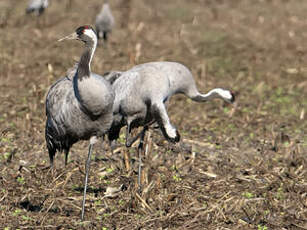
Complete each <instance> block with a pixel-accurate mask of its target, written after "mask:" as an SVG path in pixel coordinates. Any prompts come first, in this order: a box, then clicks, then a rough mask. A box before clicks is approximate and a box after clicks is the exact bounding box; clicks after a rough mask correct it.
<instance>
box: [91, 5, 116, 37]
mask: <svg viewBox="0 0 307 230" xmlns="http://www.w3.org/2000/svg"><path fill="white" fill-rule="evenodd" d="M114 24H115V20H114V17H113V15H112V13H111V9H110V6H109V3H108V1H106V2H105V3H104V4H103V5H102V8H101V11H100V13H99V14H98V15H97V16H96V22H95V26H96V31H97V35H98V39H103V40H104V41H107V39H108V34H109V33H110V32H111V31H112V28H113V26H114Z"/></svg>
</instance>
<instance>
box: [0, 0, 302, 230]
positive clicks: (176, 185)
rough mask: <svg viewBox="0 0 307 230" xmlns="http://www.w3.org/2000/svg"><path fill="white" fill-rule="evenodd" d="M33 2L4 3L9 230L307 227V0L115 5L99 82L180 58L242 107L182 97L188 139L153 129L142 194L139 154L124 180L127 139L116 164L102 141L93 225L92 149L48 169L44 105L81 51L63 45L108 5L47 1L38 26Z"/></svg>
mask: <svg viewBox="0 0 307 230" xmlns="http://www.w3.org/2000/svg"><path fill="white" fill-rule="evenodd" d="M26 4H27V1H25V0H24V1H21V0H1V2H0V51H1V52H0V101H1V104H0V132H1V133H0V179H1V180H0V186H1V188H0V228H1V229H18V228H19V229H258V230H265V229H307V171H306V166H307V165H306V153H307V151H306V150H307V135H306V130H307V120H306V112H307V111H306V110H307V66H306V60H307V59H306V57H307V47H306V40H307V14H306V12H307V1H305V0H249V1H247V0H245V1H243V0H234V1H227V0H216V1H213V0H193V1H191V0H172V1H164V0H156V1H140V0H113V1H110V4H111V8H112V10H113V13H114V16H115V18H116V22H117V24H116V28H115V29H114V31H113V33H112V34H111V36H110V42H109V44H107V45H106V46H99V47H98V49H97V51H96V54H95V57H94V60H93V64H92V70H93V71H94V72H97V73H99V74H102V73H104V72H106V71H109V70H126V69H128V68H130V67H131V66H133V65H135V64H137V63H143V62H149V61H157V60H171V61H178V62H181V63H183V64H185V65H186V66H187V67H189V68H190V69H191V71H192V72H193V74H194V77H195V79H196V81H197V85H198V87H199V89H200V90H201V91H202V92H205V91H208V90H209V89H211V88H214V87H224V88H229V89H232V90H233V91H234V92H235V93H236V95H237V101H236V103H235V104H234V105H228V104H226V103H224V102H222V101H218V100H216V101H212V102H208V103H205V104H199V103H195V102H192V101H191V100H187V99H186V98H185V97H184V96H180V95H179V96H175V97H173V99H172V100H171V104H170V106H169V114H170V118H171V120H172V123H173V124H174V125H176V127H177V128H178V130H179V131H180V133H181V136H182V140H181V142H180V143H179V144H177V145H173V144H170V143H167V142H166V141H165V140H164V139H163V137H162V136H161V135H160V133H159V132H157V131H153V130H151V131H150V133H149V135H147V137H146V140H147V144H148V149H147V151H146V153H145V156H144V173H143V184H144V186H143V191H142V193H141V194H138V193H137V183H136V180H137V173H136V170H137V161H136V159H137V155H136V153H135V152H136V149H135V147H133V148H130V149H129V152H130V155H131V158H132V160H131V162H130V163H131V170H128V171H127V170H126V167H125V164H124V162H123V152H124V151H125V150H126V149H125V147H124V145H123V140H122V139H121V140H120V141H119V143H118V146H117V148H116V150H115V152H114V154H113V155H112V154H111V153H110V151H109V150H107V152H106V154H104V151H103V147H102V145H101V144H97V145H96V146H95V152H94V153H95V156H94V160H93V161H92V164H91V172H90V178H89V186H90V188H89V191H88V196H87V202H86V217H85V219H86V221H84V222H81V221H80V210H81V208H80V207H81V200H82V188H83V178H84V162H85V159H86V155H87V145H88V142H79V143H77V144H75V145H74V146H73V148H72V149H71V154H70V158H69V164H68V166H67V167H64V156H63V155H62V154H58V155H57V158H56V166H57V167H56V171H55V173H54V175H52V174H51V172H50V171H48V170H44V167H46V166H48V165H49V159H48V153H47V150H46V145H45V140H44V122H45V119H46V118H45V110H44V100H45V94H46V92H47V90H48V87H49V86H50V85H51V84H52V83H53V82H55V81H56V79H58V78H59V77H61V76H63V75H64V74H65V72H66V70H67V69H68V68H70V67H71V66H73V64H74V63H75V61H78V59H79V55H80V53H81V52H82V51H81V50H82V44H80V43H78V42H63V43H57V42H56V40H57V39H58V38H60V37H62V36H64V35H67V34H69V33H71V32H72V31H74V30H75V29H76V28H77V27H78V26H80V25H84V24H93V22H94V19H95V15H96V13H97V12H98V11H99V9H100V7H101V1H99V0H93V1H83V0H67V1H63V0H51V4H50V7H49V8H48V9H47V10H46V12H45V14H43V15H42V16H41V17H40V18H36V17H34V16H29V15H25V13H24V10H25V7H26ZM119 187H120V189H118V190H119V191H118V192H117V193H114V192H111V193H110V192H109V191H110V189H111V188H119ZM107 189H108V192H106V190H107Z"/></svg>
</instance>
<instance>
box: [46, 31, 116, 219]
mask: <svg viewBox="0 0 307 230" xmlns="http://www.w3.org/2000/svg"><path fill="white" fill-rule="evenodd" d="M64 39H77V40H81V41H83V42H84V43H85V47H86V48H85V51H84V53H83V54H82V56H81V59H80V62H79V63H78V65H77V66H75V68H73V69H72V70H70V71H69V72H68V74H67V76H66V77H64V78H62V79H60V80H58V81H57V82H56V83H54V84H53V85H52V86H51V88H50V90H49V92H48V94H47V98H46V115H47V121H46V131H45V136H46V142H47V148H48V151H49V158H50V163H51V165H53V158H54V156H55V153H56V151H64V152H65V164H66V163H67V156H68V152H69V149H70V147H71V146H72V145H73V144H74V143H76V142H77V141H79V140H88V139H91V143H90V148H89V149H90V151H89V154H88V161H87V165H86V169H87V170H86V171H87V173H86V182H85V189H84V199H83V206H82V219H83V216H84V202H85V194H86V186H87V177H88V169H89V161H90V154H91V148H92V145H93V143H92V142H93V141H92V139H93V140H94V139H95V138H94V137H101V136H103V135H104V134H105V133H106V132H107V131H108V130H109V128H110V126H111V123H112V119H113V115H112V106H113V101H114V92H113V90H112V88H111V86H110V84H109V82H107V81H106V80H105V79H104V78H103V77H101V76H100V75H97V74H95V73H92V72H91V70H90V63H91V59H92V57H93V54H94V51H95V49H96V45H97V36H96V33H95V32H94V30H93V29H92V28H91V27H90V26H83V27H79V28H78V29H77V30H76V32H75V33H73V34H72V35H69V36H67V37H65V38H64Z"/></svg>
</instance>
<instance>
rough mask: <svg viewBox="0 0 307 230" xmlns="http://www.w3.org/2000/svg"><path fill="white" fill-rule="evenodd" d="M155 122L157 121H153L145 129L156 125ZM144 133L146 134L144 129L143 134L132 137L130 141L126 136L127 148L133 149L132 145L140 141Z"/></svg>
mask: <svg viewBox="0 0 307 230" xmlns="http://www.w3.org/2000/svg"><path fill="white" fill-rule="evenodd" d="M155 122H156V121H155V120H153V121H151V122H149V123H147V124H145V125H144V128H145V127H146V129H148V127H149V126H150V125H152V124H153V123H155ZM143 132H144V129H142V131H141V132H139V133H138V134H137V135H135V136H134V137H132V138H130V139H129V137H128V138H127V136H126V146H127V147H131V145H133V143H134V142H136V141H137V139H139V138H140V137H141V136H142V135H143Z"/></svg>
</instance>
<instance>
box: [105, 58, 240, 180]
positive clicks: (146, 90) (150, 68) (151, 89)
mask: <svg viewBox="0 0 307 230" xmlns="http://www.w3.org/2000/svg"><path fill="white" fill-rule="evenodd" d="M107 79H108V80H110V82H111V83H112V87H113V89H114V92H115V94H116V96H115V100H114V105H113V115H114V120H113V123H112V127H111V128H110V130H109V132H108V137H109V140H110V141H112V140H116V139H118V137H119V132H120V129H121V128H122V127H123V126H126V125H127V130H126V146H127V147H130V146H131V145H132V143H133V142H134V141H136V140H137V139H140V144H139V147H138V150H139V177H138V183H139V186H140V172H141V165H142V164H141V152H142V150H143V141H144V136H145V132H146V131H147V129H148V127H149V125H150V124H153V123H154V122H157V123H158V125H159V128H160V130H161V131H162V133H163V135H164V137H165V138H166V139H167V140H168V141H170V142H178V141H179V140H180V135H179V132H178V131H177V129H176V128H175V127H174V126H173V125H172V124H171V122H170V119H169V117H168V114H167V109H166V103H167V101H168V100H169V99H170V97H171V96H172V95H174V94H180V93H181V94H184V95H186V96H187V97H189V98H191V99H192V100H194V101H198V102H205V101H209V100H212V99H214V98H221V99H223V100H225V101H227V102H233V101H234V95H233V94H232V93H231V92H230V91H228V90H224V89H221V88H215V89H213V90H211V91H209V92H208V93H207V94H201V93H199V92H198V90H197V87H196V84H195V81H194V79H193V76H192V73H191V72H190V70H189V69H188V68H187V67H185V66H184V65H182V64H180V63H176V62H150V63H145V64H141V65H137V66H135V67H133V68H132V69H130V70H128V71H126V72H122V73H120V72H117V74H113V75H109V76H108V77H107ZM140 126H142V127H143V130H142V131H141V132H140V133H139V134H138V135H136V136H135V137H134V138H130V132H131V129H133V128H135V127H140Z"/></svg>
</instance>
